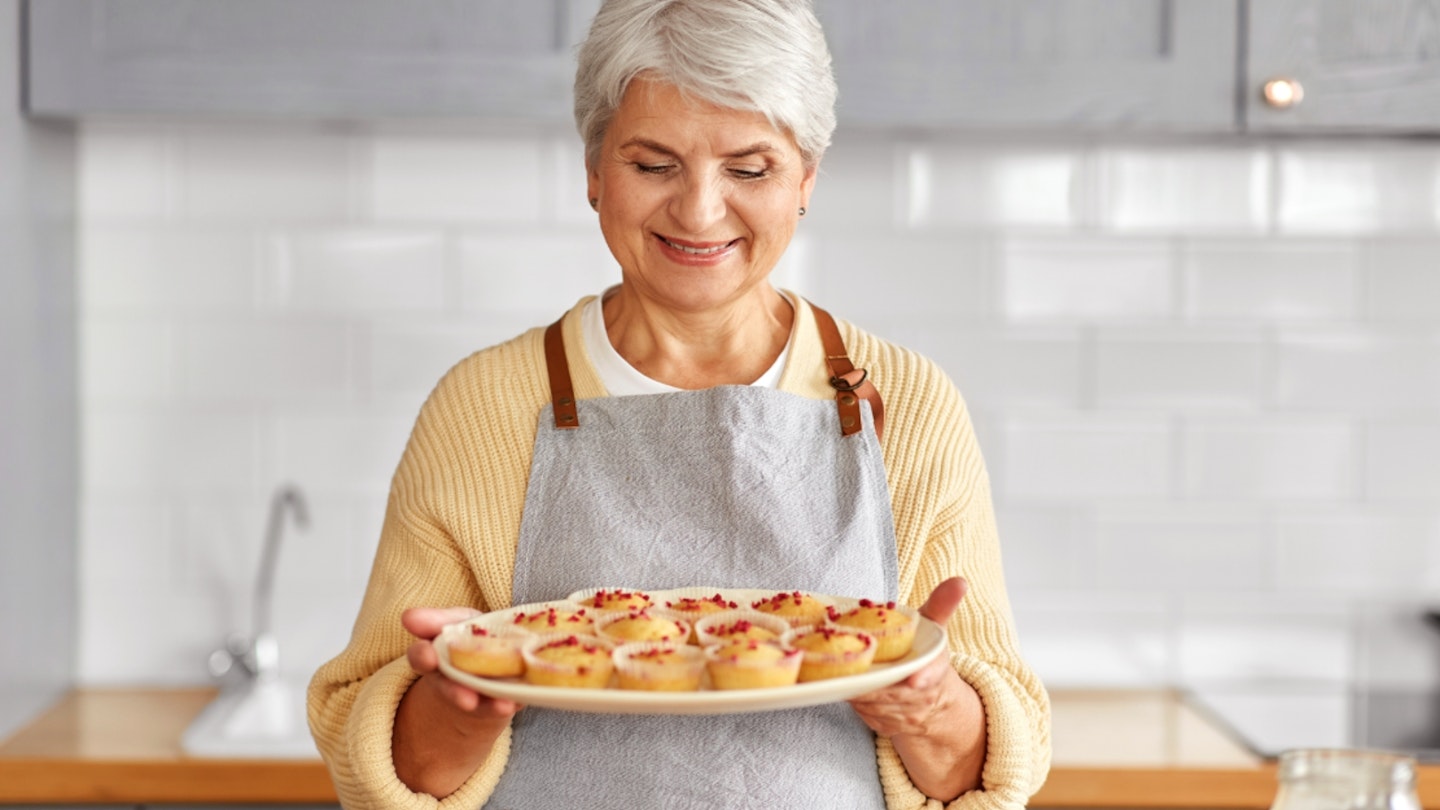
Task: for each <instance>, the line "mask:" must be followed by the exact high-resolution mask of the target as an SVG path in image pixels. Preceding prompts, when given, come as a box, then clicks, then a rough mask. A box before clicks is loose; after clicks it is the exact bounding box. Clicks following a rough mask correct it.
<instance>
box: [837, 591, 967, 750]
mask: <svg viewBox="0 0 1440 810" xmlns="http://www.w3.org/2000/svg"><path fill="white" fill-rule="evenodd" d="M965 589H966V583H965V580H964V579H961V578H960V577H951V578H950V579H947V580H945V581H944V582H941V583H940V584H939V585H937V586H936V587H935V590H934V591H932V592H931V593H930V598H929V599H927V600H925V604H924V605H922V606H921V607H920V615H921V616H924V617H925V618H927V619H930V620H931V621H933V622H935V623H936V624H939V625H940V626H941V627H944V626H945V625H946V624H947V623H948V622H949V621H950V617H951V616H952V615H953V614H954V613H955V610H956V608H958V607H959V606H960V600H961V599H964V598H965ZM969 689H970V687H969V686H967V685H966V684H965V682H964V681H962V680H960V676H959V675H957V674H956V673H955V670H954V668H953V667H951V665H950V656H948V655H945V654H943V653H942V654H940V655H938V656H936V657H935V659H934V660H933V661H931V662H930V663H928V664H926V665H925V666H924V667H923V668H921V669H920V670H918V671H916V672H915V673H914V674H913V675H911V676H910V677H908V678H906V679H905V680H903V681H900V682H899V683H895V684H891V685H890V686H887V687H885V688H883V689H877V690H875V691H874V692H868V693H866V694H863V695H860V696H859V697H856V698H852V699H851V700H850V705H851V707H853V708H854V709H855V712H856V713H857V714H859V715H860V719H861V720H863V721H864V722H865V725H867V726H869V727H870V729H871V730H872V731H874V732H875V733H876V734H879V735H881V736H884V737H894V736H896V735H915V736H928V735H930V734H933V733H934V732H935V731H936V729H935V728H934V727H933V724H934V722H935V721H936V720H937V718H940V717H942V716H943V715H944V714H945V711H946V709H948V708H949V707H950V706H951V705H953V704H954V702H955V701H956V700H957V699H958V698H959V697H960V696H961V695H963V693H964V691H966V690H969Z"/></svg>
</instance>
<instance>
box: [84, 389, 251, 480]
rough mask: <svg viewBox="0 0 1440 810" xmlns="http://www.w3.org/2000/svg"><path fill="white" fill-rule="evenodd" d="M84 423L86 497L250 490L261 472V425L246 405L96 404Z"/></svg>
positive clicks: (90, 409) (89, 408)
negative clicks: (219, 407) (206, 407)
mask: <svg viewBox="0 0 1440 810" xmlns="http://www.w3.org/2000/svg"><path fill="white" fill-rule="evenodd" d="M80 429H81V434H82V435H83V436H84V447H83V449H82V452H81V470H80V471H81V486H82V490H81V491H82V492H85V493H86V497H89V494H90V493H96V494H107V495H109V494H116V493H145V494H149V495H154V496H163V495H165V494H168V493H191V492H196V491H206V490H213V489H222V490H224V489H231V490H233V489H246V488H248V487H252V486H254V485H255V483H256V476H257V475H258V473H259V464H258V453H257V447H258V442H259V423H258V420H257V418H256V417H255V416H254V415H252V414H250V413H248V412H245V411H243V410H229V411H227V410H214V411H206V410H201V409H197V408H190V407H186V408H181V407H160V406H150V407H144V408H140V407H131V406H127V407H124V408H121V407H106V406H99V405H95V404H91V405H90V406H89V407H87V408H86V409H85V412H84V413H82V414H81V426H80Z"/></svg>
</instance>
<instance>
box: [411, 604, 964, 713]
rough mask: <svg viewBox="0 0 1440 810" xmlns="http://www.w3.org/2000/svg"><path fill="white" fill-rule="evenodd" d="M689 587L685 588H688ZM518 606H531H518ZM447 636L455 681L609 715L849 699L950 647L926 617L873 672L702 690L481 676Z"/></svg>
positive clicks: (445, 665)
mask: <svg viewBox="0 0 1440 810" xmlns="http://www.w3.org/2000/svg"><path fill="white" fill-rule="evenodd" d="M689 590H690V589H686V591H687V592H688V591H689ZM707 590H708V591H709V592H710V593H715V592H716V591H719V592H720V593H721V594H723V595H724V596H725V597H726V598H727V599H733V600H735V601H737V602H740V603H741V604H748V603H749V602H750V601H752V600H755V599H760V598H764V597H766V596H769V595H770V594H772V593H774V591H760V590H748V589H735V588H709V589H707ZM669 593H670V592H667V591H651V592H650V595H651V596H652V597H654V598H655V599H656V601H657V602H663V600H664V599H665V598H666V597H667V595H668V594H669ZM516 607H528V606H524V605H517V606H516ZM511 609H512V610H513V609H514V608H511ZM448 635H449V634H447V633H441V634H440V636H439V637H438V638H436V639H435V650H436V652H437V653H439V656H440V671H441V672H444V673H445V674H446V675H447V676H449V677H450V678H451V679H452V680H455V681H458V682H459V683H462V684H465V685H466V686H468V687H470V688H471V689H474V690H475V691H477V692H479V693H481V694H483V695H489V696H490V697H495V698H504V699H507V700H513V701H515V702H517V703H521V704H524V705H526V706H543V707H545V708H549V709H566V710H568V711H575V712H600V713H609V714H729V713H731V712H761V711H772V710H776V709H798V708H800V707H802V706H815V705H819V704H821V703H831V702H834V701H837V700H848V699H850V698H852V697H856V696H858V695H863V694H865V693H866V692H873V691H874V690H876V689H880V688H883V687H886V686H889V685H890V684H893V683H896V682H898V681H901V680H904V679H905V678H907V677H909V676H910V675H912V674H914V673H915V672H916V671H917V670H919V669H920V668H921V667H923V666H925V665H926V664H928V663H929V662H930V661H931V660H932V659H934V658H935V656H937V655H939V654H940V653H941V652H942V651H943V650H944V649H945V630H944V628H942V627H940V625H938V624H936V623H935V622H932V621H930V620H929V619H926V618H924V617H922V618H921V619H920V624H919V627H918V628H917V629H916V632H915V644H914V646H913V647H911V649H910V653H909V655H906V656H905V657H904V658H901V659H900V660H898V661H892V662H890V663H888V664H875V665H874V666H872V667H871V668H870V669H869V670H868V671H866V672H862V673H860V674H859V675H847V676H845V677H842V678H831V679H829V680H824V681H811V682H809V683H797V684H794V685H792V686H776V687H768V688H765V689H734V690H711V689H708V688H703V687H702V689H701V690H700V691H699V692H641V691H629V690H624V689H616V688H613V687H612V688H609V689H576V688H571V687H560V686H532V685H531V684H527V683H525V682H523V681H521V680H518V679H515V678H481V677H478V676H475V675H471V674H469V673H467V672H463V671H461V670H459V669H457V668H456V667H455V666H454V665H452V664H451V663H450V650H449V648H448V645H447V644H446V640H447V636H448Z"/></svg>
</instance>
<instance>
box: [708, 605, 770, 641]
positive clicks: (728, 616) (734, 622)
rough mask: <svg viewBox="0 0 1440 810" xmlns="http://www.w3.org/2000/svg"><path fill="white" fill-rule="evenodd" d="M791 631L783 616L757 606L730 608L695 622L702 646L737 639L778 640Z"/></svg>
mask: <svg viewBox="0 0 1440 810" xmlns="http://www.w3.org/2000/svg"><path fill="white" fill-rule="evenodd" d="M789 631H790V625H789V624H788V623H787V622H786V621H785V620H784V619H782V618H779V617H778V616H770V615H767V614H764V613H759V612H757V611H754V610H727V611H724V612H721V613H713V614H711V615H709V616H706V617H705V618H703V619H701V620H699V621H697V622H695V638H696V641H698V642H699V644H700V645H701V646H702V647H708V646H710V645H712V644H725V643H728V642H731V641H735V640H737V639H753V640H756V641H779V640H780V638H781V636H783V635H785V634H786V633H787V632H789Z"/></svg>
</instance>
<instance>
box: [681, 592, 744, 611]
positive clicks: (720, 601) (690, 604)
mask: <svg viewBox="0 0 1440 810" xmlns="http://www.w3.org/2000/svg"><path fill="white" fill-rule="evenodd" d="M705 604H710V605H716V606H718V607H722V608H730V609H731V610H734V609H735V608H737V607H739V605H737V604H736V603H734V602H731V601H729V600H728V599H726V598H725V597H723V596H721V595H720V594H718V593H717V594H715V595H714V596H704V597H695V596H686V597H684V598H683V599H680V600H679V601H676V602H666V603H665V607H668V608H675V609H676V610H695V609H696V608H698V607H699V606H700V605H705Z"/></svg>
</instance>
